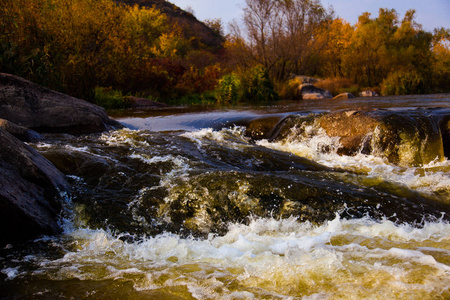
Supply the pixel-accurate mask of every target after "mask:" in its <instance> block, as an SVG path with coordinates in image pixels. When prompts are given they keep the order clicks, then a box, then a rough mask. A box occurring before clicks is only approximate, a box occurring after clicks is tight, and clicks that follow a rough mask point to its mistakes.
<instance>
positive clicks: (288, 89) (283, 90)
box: [277, 77, 303, 100]
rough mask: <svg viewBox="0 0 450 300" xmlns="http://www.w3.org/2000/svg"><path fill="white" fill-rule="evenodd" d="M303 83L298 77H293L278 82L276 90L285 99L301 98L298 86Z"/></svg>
mask: <svg viewBox="0 0 450 300" xmlns="http://www.w3.org/2000/svg"><path fill="white" fill-rule="evenodd" d="M301 84H303V80H302V79H301V78H300V77H294V78H291V79H289V80H288V81H285V82H282V83H279V84H278V87H277V90H278V91H279V95H280V97H281V98H282V99H286V100H299V99H301V97H300V93H299V91H298V87H299V86H300V85H301Z"/></svg>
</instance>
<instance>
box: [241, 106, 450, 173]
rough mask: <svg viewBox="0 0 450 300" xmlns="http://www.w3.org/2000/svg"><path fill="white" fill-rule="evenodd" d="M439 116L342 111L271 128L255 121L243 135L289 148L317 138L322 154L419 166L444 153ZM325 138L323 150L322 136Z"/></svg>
mask: <svg viewBox="0 0 450 300" xmlns="http://www.w3.org/2000/svg"><path fill="white" fill-rule="evenodd" d="M441 114H442V110H435V111H433V110H413V111H407V112H393V111H384V110H373V111H343V112H335V113H329V114H310V115H291V116H288V117H286V118H284V119H282V120H280V121H278V122H277V123H275V125H274V126H272V127H270V126H268V125H270V124H274V118H262V119H256V120H253V121H252V122H250V123H249V125H248V126H247V132H246V135H247V136H250V137H252V138H253V139H254V140H261V139H267V140H269V141H277V142H283V141H284V142H285V143H289V142H292V141H294V140H297V141H301V140H305V139H310V141H311V138H313V136H314V135H317V136H321V139H322V144H321V145H320V147H321V150H322V151H323V152H330V151H333V152H335V153H337V154H339V155H347V156H352V155H356V154H358V153H362V154H367V155H373V156H376V157H380V158H385V159H387V160H388V161H389V162H390V163H393V164H395V165H399V166H404V167H409V166H414V167H417V166H423V165H426V164H429V163H431V162H442V161H444V160H445V157H446V155H448V154H447V153H445V152H444V150H445V149H446V148H445V147H444V142H447V139H448V137H447V133H448V132H447V131H445V130H441V127H443V126H445V124H444V123H445V122H444V121H442V117H441ZM325 135H327V136H328V137H329V141H328V144H324V143H323V142H324V136H325Z"/></svg>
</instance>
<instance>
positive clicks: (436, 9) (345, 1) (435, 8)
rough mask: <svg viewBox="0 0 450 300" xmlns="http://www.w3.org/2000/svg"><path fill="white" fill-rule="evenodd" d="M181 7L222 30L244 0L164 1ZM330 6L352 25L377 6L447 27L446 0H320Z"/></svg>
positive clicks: (449, 10)
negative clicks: (220, 24) (220, 25)
mask: <svg viewBox="0 0 450 300" xmlns="http://www.w3.org/2000/svg"><path fill="white" fill-rule="evenodd" d="M168 1H169V2H172V3H173V4H175V5H177V6H179V7H180V8H182V9H186V8H187V7H190V8H191V9H192V10H193V11H194V15H195V16H196V17H197V19H199V20H201V21H203V20H205V19H214V18H221V19H222V22H223V24H224V25H225V29H226V28H227V25H228V23H229V22H231V21H232V20H233V19H235V20H236V21H240V19H241V18H242V8H243V7H244V3H245V0H168ZM321 3H322V5H324V6H325V7H329V6H330V5H331V6H333V8H334V11H335V14H336V16H338V17H340V18H343V19H345V20H347V21H348V22H350V23H351V24H355V23H356V21H357V20H358V16H359V15H361V14H362V13H363V12H370V13H371V14H372V17H377V16H378V10H379V8H389V9H391V8H394V9H395V10H396V11H397V13H398V14H399V15H400V19H402V18H403V16H404V15H405V12H406V11H407V10H408V9H415V10H416V21H417V22H418V23H419V24H422V25H423V29H424V30H426V31H432V30H433V29H434V28H437V27H445V28H450V0H321Z"/></svg>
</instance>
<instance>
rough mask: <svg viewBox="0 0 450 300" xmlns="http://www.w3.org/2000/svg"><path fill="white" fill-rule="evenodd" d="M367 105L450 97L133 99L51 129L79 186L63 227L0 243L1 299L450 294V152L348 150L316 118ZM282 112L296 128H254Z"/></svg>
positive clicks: (383, 107) (436, 107)
mask: <svg viewBox="0 0 450 300" xmlns="http://www.w3.org/2000/svg"><path fill="white" fill-rule="evenodd" d="M356 108H365V109H371V110H373V111H374V113H389V114H393V115H396V116H399V118H400V117H405V116H406V117H408V118H409V119H408V120H413V121H414V120H419V119H420V118H427V119H428V118H429V119H430V120H434V119H439V118H441V117H442V116H444V115H448V114H449V110H450V97H449V95H432V96H412V97H397V98H371V99H362V98H357V99H353V100H351V99H350V100H346V101H331V100H330V101H303V102H284V103H281V102H280V103H277V105H275V106H258V107H255V106H253V107H250V106H242V107H228V108H211V107H208V108H205V107H201V108H189V109H188V108H177V109H173V108H171V109H162V110H158V111H151V112H144V111H141V112H135V111H134V112H127V113H126V114H123V113H122V114H115V115H113V116H114V117H116V118H117V119H118V120H119V121H121V122H122V123H123V124H125V125H126V126H127V127H128V128H127V129H123V130H118V131H112V132H108V133H104V134H101V135H87V136H81V137H72V136H67V135H49V136H46V138H45V139H44V140H43V141H41V142H39V143H36V144H33V145H32V146H33V147H35V148H36V149H38V150H39V151H40V152H41V153H42V154H44V155H45V156H46V157H47V158H49V159H50V160H51V161H52V162H53V163H54V164H55V165H56V166H57V167H59V168H60V169H61V170H62V171H63V172H64V173H65V174H67V176H68V178H69V180H70V181H71V183H72V185H73V192H72V194H71V195H67V196H65V197H64V200H65V211H64V212H63V214H62V219H61V224H62V226H63V227H64V229H65V231H64V233H63V234H62V235H60V236H52V237H42V238H40V239H37V240H35V241H30V242H28V243H24V244H21V245H8V246H7V247H6V248H4V249H2V250H0V298H2V299H58V298H59V299H83V298H87V299H449V298H450V290H449V288H450V222H449V221H450V215H449V214H450V163H449V160H448V159H447V158H446V157H441V158H437V159H436V160H433V161H431V162H429V163H427V164H422V165H414V166H413V165H411V164H408V163H404V164H394V163H391V162H389V161H388V160H387V159H386V158H385V157H383V155H381V154H380V155H379V154H377V153H375V152H374V153H366V154H363V153H357V154H355V155H353V156H340V155H338V154H337V150H338V149H339V147H340V146H339V138H336V137H329V136H327V135H326V133H324V131H323V129H321V128H320V127H318V126H317V124H316V123H315V122H314V120H315V119H316V116H319V115H320V114H325V113H329V112H331V111H336V110H342V109H345V110H348V109H356ZM268 115H270V116H277V117H279V118H280V120H289V122H290V123H286V124H290V125H289V126H290V127H289V128H287V129H286V130H285V131H284V132H283V136H280V137H279V138H275V139H271V140H264V139H263V140H258V141H255V140H251V139H250V138H248V137H247V135H246V127H245V125H246V124H248V122H249V121H251V120H254V119H256V118H261V117H266V116H268ZM419 117H420V118H419ZM286 126H287V125H286ZM405 148H406V149H403V150H402V151H405V153H407V151H409V150H411V149H407V148H408V147H405ZM404 157H407V155H406V154H405V156H404Z"/></svg>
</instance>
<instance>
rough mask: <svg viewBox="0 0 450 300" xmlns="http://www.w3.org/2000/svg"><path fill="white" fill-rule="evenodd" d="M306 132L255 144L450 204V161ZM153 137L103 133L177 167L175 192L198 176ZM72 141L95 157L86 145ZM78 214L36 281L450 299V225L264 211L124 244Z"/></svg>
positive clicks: (171, 175) (285, 295)
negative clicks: (392, 154) (343, 147)
mask: <svg viewBox="0 0 450 300" xmlns="http://www.w3.org/2000/svg"><path fill="white" fill-rule="evenodd" d="M305 132H306V135H304V136H303V137H302V138H300V139H299V138H298V135H297V137H296V138H294V135H292V136H290V137H289V138H287V139H285V140H283V141H280V142H269V141H267V140H263V141H259V142H258V143H257V144H258V145H259V146H263V147H267V148H271V149H275V150H280V151H284V152H288V153H292V154H293V155H298V156H302V157H307V158H309V159H311V160H314V161H316V162H318V163H320V164H323V165H326V166H329V167H332V168H341V169H345V170H348V171H352V172H357V173H358V174H362V175H361V176H355V177H350V176H348V178H347V180H353V181H361V182H356V183H357V184H361V186H370V185H376V184H377V183H379V182H382V181H392V182H395V183H396V184H401V185H405V186H407V187H409V188H411V189H414V190H418V191H421V192H424V193H427V194H432V195H440V196H441V198H440V199H444V200H446V201H450V197H449V196H450V163H449V161H448V160H446V161H444V162H434V163H431V164H429V165H426V166H423V167H420V168H419V167H410V168H405V167H399V166H396V165H393V164H390V163H389V162H387V161H386V160H383V159H381V158H378V157H375V156H371V155H363V154H358V155H356V156H339V155H337V154H336V149H337V148H338V147H339V140H338V139H334V138H330V137H328V136H326V135H325V134H324V133H323V132H322V131H321V130H320V129H319V130H317V129H315V128H312V127H311V128H307V130H306V131H305ZM145 134H146V133H145V132H141V131H132V130H123V131H117V132H112V133H109V134H104V135H102V137H101V140H102V141H103V142H105V143H106V144H108V145H121V146H123V145H125V146H127V147H130V149H132V151H131V154H130V156H129V157H130V158H132V159H137V160H139V161H141V162H142V163H145V164H150V165H153V164H158V163H161V162H171V163H172V164H173V168H172V171H171V172H168V173H167V174H164V176H162V180H161V186H164V187H167V188H170V187H172V185H173V184H174V183H173V180H174V179H175V178H180V177H183V176H188V174H189V171H190V170H191V169H190V168H191V167H190V165H189V161H188V160H187V158H185V157H182V156H179V155H160V153H155V154H143V153H139V152H138V151H137V150H139V149H140V148H146V147H149V144H148V143H147V142H146V141H145V140H144V139H142V135H145ZM180 135H181V136H182V137H184V138H186V139H190V140H191V141H193V142H194V143H195V144H196V145H197V147H198V149H199V150H200V151H205V150H204V149H206V148H205V145H207V144H208V143H219V144H220V145H225V146H227V147H229V148H232V149H234V150H242V149H245V148H247V147H252V144H251V143H250V142H249V141H248V140H247V139H246V138H245V137H244V135H243V129H242V128H233V129H223V130H220V131H215V130H212V129H202V130H197V131H193V132H186V133H180ZM38 147H39V145H38ZM41 147H51V145H47V144H46V145H41ZM68 147H69V148H68V150H70V151H81V152H85V153H90V150H89V149H88V148H86V147H83V148H76V147H72V146H68ZM324 149H328V150H327V151H324ZM133 150H136V152H133ZM342 176H346V175H345V173H343V175H342ZM135 204H136V203H133V202H131V203H130V206H133V205H135ZM136 205H137V204H136ZM77 211H78V210H77V207H75V209H74V212H75V213H76V212H77ZM135 217H139V216H135ZM74 218H75V219H77V222H78V223H77V224H74V222H73V220H71V221H67V224H66V232H65V234H64V235H63V237H62V240H58V241H57V243H61V244H64V246H61V247H62V248H68V250H65V255H64V256H63V257H62V258H60V259H56V260H50V259H44V258H42V257H39V256H28V257H26V258H25V260H30V261H36V262H37V264H38V265H39V267H38V268H37V269H36V270H35V271H33V274H32V275H33V276H35V277H38V278H44V279H50V280H55V281H60V280H62V281H65V280H70V279H74V278H75V279H80V280H84V281H101V280H108V279H111V280H114V281H124V282H132V286H133V289H134V290H136V291H139V292H145V291H164V292H166V293H167V294H169V295H174V296H178V297H182V298H186V299H192V298H194V299H449V298H450V290H449V289H450V224H448V223H446V222H443V221H442V220H441V221H439V220H437V221H435V222H431V223H425V224H423V227H421V228H417V227H414V226H412V225H409V224H395V223H393V222H391V221H388V220H381V221H375V220H373V219H370V218H368V217H366V218H360V219H351V220H347V219H342V218H341V217H340V216H339V215H336V217H335V219H333V220H329V221H328V222H325V223H323V224H319V225H314V224H312V223H309V222H299V221H298V220H297V219H295V218H293V217H291V218H288V219H284V220H278V219H271V218H254V219H253V220H251V221H250V222H249V224H248V225H244V224H237V223H236V224H229V226H228V231H227V232H226V234H225V235H223V236H216V235H212V234H211V235H209V237H208V238H207V239H194V238H183V237H181V236H180V235H176V234H170V233H165V234H161V235H157V236H154V237H146V238H143V239H142V240H139V241H138V242H125V241H123V240H122V239H121V237H122V236H126V234H125V233H124V234H117V233H114V232H110V231H108V230H106V229H98V230H93V229H89V228H86V226H85V225H84V223H83V221H82V220H80V218H81V216H74ZM79 225H82V226H79ZM1 272H2V273H3V274H5V275H6V276H7V280H14V279H16V278H20V276H24V275H25V274H27V272H29V271H26V270H23V269H21V267H8V268H4V269H2V270H1Z"/></svg>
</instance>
